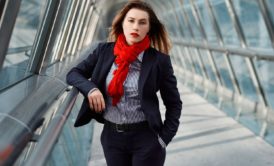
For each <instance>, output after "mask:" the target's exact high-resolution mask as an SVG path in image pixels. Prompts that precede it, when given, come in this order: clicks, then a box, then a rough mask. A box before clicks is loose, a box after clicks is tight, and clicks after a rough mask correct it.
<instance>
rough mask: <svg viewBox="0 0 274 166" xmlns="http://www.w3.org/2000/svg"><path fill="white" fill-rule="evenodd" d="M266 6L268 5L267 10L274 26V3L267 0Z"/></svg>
mask: <svg viewBox="0 0 274 166" xmlns="http://www.w3.org/2000/svg"><path fill="white" fill-rule="evenodd" d="M266 4H267V9H268V12H269V15H270V18H271V21H272V25H274V1H273V0H266ZM272 28H273V27H272Z"/></svg>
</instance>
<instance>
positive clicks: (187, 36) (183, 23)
mask: <svg viewBox="0 0 274 166" xmlns="http://www.w3.org/2000/svg"><path fill="white" fill-rule="evenodd" d="M182 10H183V9H182V8H179V10H177V12H178V18H179V22H180V23H181V24H180V30H181V31H182V32H183V34H184V38H185V39H191V38H192V36H191V32H190V30H189V28H188V26H187V22H186V20H185V18H184V15H183V11H182Z"/></svg>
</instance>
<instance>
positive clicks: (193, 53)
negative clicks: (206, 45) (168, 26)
mask: <svg viewBox="0 0 274 166" xmlns="http://www.w3.org/2000/svg"><path fill="white" fill-rule="evenodd" d="M194 49H195V48H188V52H189V55H190V57H191V59H192V61H193V64H194V67H195V71H196V73H197V74H199V75H201V76H203V71H202V68H201V66H200V63H199V59H198V58H199V57H197V56H198V55H197V53H196V51H195V50H194Z"/></svg>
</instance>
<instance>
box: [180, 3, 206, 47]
mask: <svg viewBox="0 0 274 166" xmlns="http://www.w3.org/2000/svg"><path fill="white" fill-rule="evenodd" d="M184 10H185V11H186V14H187V17H188V22H189V24H190V27H191V30H192V32H193V35H194V38H195V40H196V41H197V42H201V39H202V34H201V31H200V29H199V26H198V24H197V22H196V20H195V18H194V16H193V13H192V10H191V7H190V6H189V5H187V6H186V7H185V8H184Z"/></svg>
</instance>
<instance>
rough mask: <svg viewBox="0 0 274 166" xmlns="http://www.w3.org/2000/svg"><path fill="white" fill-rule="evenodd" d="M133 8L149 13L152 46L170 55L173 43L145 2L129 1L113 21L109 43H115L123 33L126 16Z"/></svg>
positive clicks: (149, 33)
mask: <svg viewBox="0 0 274 166" xmlns="http://www.w3.org/2000/svg"><path fill="white" fill-rule="evenodd" d="M132 8H135V9H140V10H143V11H145V12H147V13H148V15H149V24H150V30H149V32H148V36H149V38H150V41H151V46H152V47H154V48H155V49H157V50H158V51H160V52H163V53H165V54H168V52H169V50H170V49H171V43H170V40H169V37H168V34H167V31H166V28H165V26H164V25H163V24H162V23H161V22H160V20H159V19H158V17H157V16H156V14H155V12H154V11H153V9H152V7H151V6H150V5H149V4H148V3H146V2H143V1H137V0H133V1H129V2H128V3H127V4H126V5H125V6H124V7H123V8H122V9H121V10H120V11H119V12H118V14H117V15H116V16H115V18H114V19H113V21H112V25H111V29H110V33H109V37H108V39H109V41H113V42H115V41H116V40H117V37H118V35H119V34H121V33H123V27H122V24H123V21H124V19H125V16H126V14H127V13H128V11H129V10H130V9H132Z"/></svg>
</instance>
